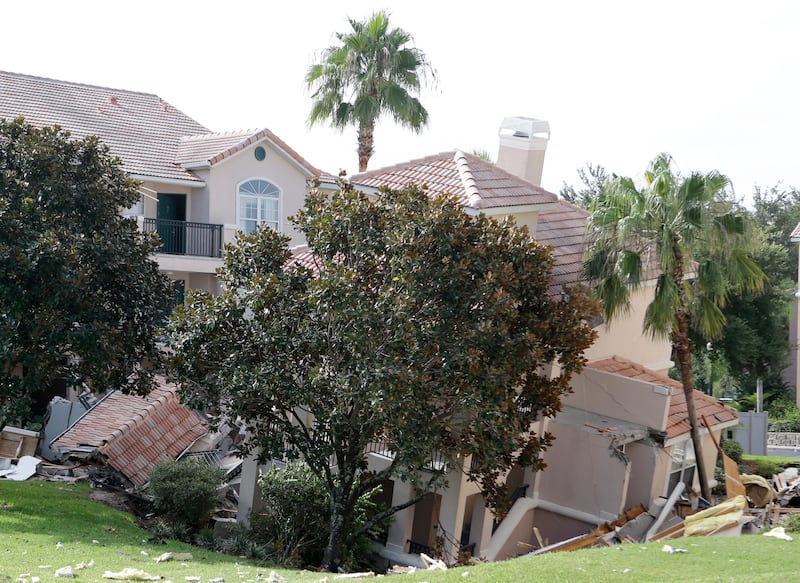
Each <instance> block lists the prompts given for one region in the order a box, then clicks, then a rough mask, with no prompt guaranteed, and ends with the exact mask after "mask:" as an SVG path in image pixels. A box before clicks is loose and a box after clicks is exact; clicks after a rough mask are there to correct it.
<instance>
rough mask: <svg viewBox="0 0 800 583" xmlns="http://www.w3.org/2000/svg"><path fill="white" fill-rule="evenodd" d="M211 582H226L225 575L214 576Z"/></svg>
mask: <svg viewBox="0 0 800 583" xmlns="http://www.w3.org/2000/svg"><path fill="white" fill-rule="evenodd" d="M211 583H225V577H214V578H213V579H212V580H211Z"/></svg>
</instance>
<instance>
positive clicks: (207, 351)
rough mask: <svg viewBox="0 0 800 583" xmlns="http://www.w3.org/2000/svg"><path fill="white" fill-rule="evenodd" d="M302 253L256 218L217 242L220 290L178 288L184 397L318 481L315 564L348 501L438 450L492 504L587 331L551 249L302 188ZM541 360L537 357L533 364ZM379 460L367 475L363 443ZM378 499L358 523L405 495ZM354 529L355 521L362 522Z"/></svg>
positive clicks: (385, 202)
mask: <svg viewBox="0 0 800 583" xmlns="http://www.w3.org/2000/svg"><path fill="white" fill-rule="evenodd" d="M292 220H293V222H294V224H295V225H296V227H297V228H298V229H299V230H300V231H301V232H302V233H304V235H305V236H306V238H307V241H308V246H309V248H310V251H311V252H312V253H313V258H312V259H311V260H309V261H304V262H298V261H294V260H293V259H292V256H291V254H290V251H289V249H288V247H287V238H286V237H285V236H284V235H281V234H279V233H276V232H274V231H272V230H270V229H268V228H263V229H260V230H257V231H255V232H253V233H252V234H250V235H248V236H244V235H239V237H238V238H237V239H236V241H235V242H234V244H232V245H231V246H229V247H228V248H227V250H226V254H225V259H224V266H223V268H222V269H221V270H220V272H219V275H220V277H221V281H222V284H223V285H222V290H223V291H222V293H221V295H219V296H218V297H213V296H211V295H209V294H207V293H203V292H200V293H195V294H193V295H192V296H191V297H190V299H189V302H188V303H187V305H186V307H185V308H184V309H182V310H181V309H179V310H178V312H177V313H176V315H175V316H174V318H173V320H172V322H171V324H170V341H171V346H172V348H173V349H174V351H175V356H174V360H173V374H174V376H175V377H176V378H177V380H179V381H180V382H181V383H182V387H183V389H182V390H183V397H184V399H185V400H186V401H187V402H189V403H190V404H192V405H194V406H196V407H203V408H206V409H209V410H211V411H212V412H216V413H218V414H219V415H224V416H226V417H228V418H232V419H236V420H238V422H239V423H241V424H243V425H244V426H245V427H246V429H247V438H246V441H245V443H244V447H245V450H246V451H258V452H260V456H261V458H262V459H266V458H272V459H285V458H289V459H292V458H302V460H304V461H305V462H306V463H307V464H308V466H309V467H310V468H311V469H312V471H313V472H314V473H315V474H316V475H317V476H319V478H320V479H321V480H322V481H323V482H324V484H325V485H326V488H327V492H328V495H329V497H330V507H331V515H332V518H331V530H330V538H329V540H328V545H327V548H326V550H325V554H324V559H323V567H325V568H326V569H334V568H335V567H336V566H337V561H338V558H339V557H340V553H341V551H342V549H343V546H344V545H346V544H347V542H348V541H349V540H352V538H353V537H354V536H356V535H357V534H358V533H356V532H354V529H353V528H351V525H352V517H353V510H354V508H355V505H356V502H357V501H358V499H359V496H361V495H362V494H364V493H365V492H369V491H371V490H372V489H374V488H375V487H376V486H378V485H380V484H381V483H382V482H383V481H385V480H387V479H399V480H405V481H410V482H411V483H413V485H414V486H415V487H416V488H417V492H419V493H420V498H421V497H422V495H424V493H425V492H427V491H430V490H431V489H433V488H436V487H439V486H442V485H443V475H442V473H441V472H437V471H433V472H421V471H420V470H421V469H422V468H423V467H425V466H426V465H428V467H429V468H430V467H431V466H430V461H431V454H432V453H433V452H437V455H438V456H441V458H440V459H443V460H446V461H447V464H448V466H449V467H458V466H457V459H458V458H459V456H472V460H473V463H472V464H468V465H469V467H464V468H463V471H465V472H468V474H469V478H470V479H471V480H474V481H476V482H478V483H479V485H480V486H481V488H482V490H483V491H484V493H485V495H486V497H487V499H488V500H489V501H490V502H491V503H493V504H495V505H496V506H501V505H502V503H503V500H507V495H506V493H505V490H504V486H503V483H502V480H501V479H500V476H501V475H502V474H503V473H504V472H506V471H507V470H508V469H510V468H511V466H512V465H514V464H515V463H518V464H521V465H523V466H530V467H534V468H536V469H541V468H543V463H542V462H541V459H540V455H541V452H542V450H543V449H545V448H546V447H547V446H548V445H549V444H550V442H551V439H552V438H551V436H550V435H548V434H537V433H535V432H534V431H532V429H531V427H532V423H533V422H534V420H536V419H537V418H540V417H541V416H543V415H553V414H555V413H556V412H557V411H558V410H559V407H560V397H561V396H562V395H563V394H564V393H566V392H567V391H568V390H569V385H568V382H569V379H570V376H571V375H572V374H573V373H575V372H577V371H579V370H580V369H581V367H582V366H583V364H584V359H583V357H582V353H583V351H584V350H585V349H586V348H587V347H588V346H589V345H590V344H591V342H592V341H593V339H594V332H593V331H592V329H591V327H590V326H589V324H588V323H587V322H588V321H589V320H590V319H591V317H592V316H593V312H594V304H593V303H592V302H591V300H589V299H588V298H587V296H586V295H584V293H583V292H582V291H580V290H579V289H577V288H576V289H558V290H555V289H554V288H553V287H552V286H551V285H550V281H551V278H550V272H551V268H552V266H553V259H552V257H551V254H550V251H549V250H548V249H547V248H545V247H543V246H541V245H539V244H538V243H537V242H536V241H535V240H534V239H533V238H532V237H531V236H530V234H529V233H528V231H527V230H526V229H524V228H519V227H517V226H515V225H514V223H513V222H511V221H509V220H506V221H502V222H498V221H495V220H493V219H490V218H486V217H484V216H478V217H471V216H468V215H467V214H466V213H464V212H463V210H462V208H461V207H460V205H459V203H458V202H457V201H456V200H455V199H454V198H447V197H442V198H431V197H429V196H428V195H427V194H426V193H425V192H424V191H422V190H419V189H417V188H414V187H410V188H408V189H406V190H403V191H385V192H381V193H379V194H378V195H376V196H375V197H373V198H369V197H367V196H365V195H364V194H362V193H360V192H356V191H354V190H352V189H351V188H349V187H347V186H346V185H344V184H342V185H341V190H340V191H338V192H336V193H335V194H333V195H332V196H331V195H330V194H329V193H323V192H319V191H316V190H312V191H311V193H310V194H309V196H308V197H307V199H306V205H305V208H303V209H302V210H301V211H300V212H299V213H298V214H297V216H296V217H294V218H293V219H292ZM551 364H555V365H557V366H555V367H550V366H548V365H551ZM376 442H377V443H382V444H384V449H385V450H387V451H390V452H392V456H391V463H389V464H388V467H386V468H385V469H383V470H380V471H367V453H365V452H366V450H367V447H368V445H370V444H374V443H376ZM418 499H419V498H416V499H413V500H409V501H408V502H406V503H404V504H403V505H401V506H395V507H392V508H388V509H386V510H385V511H384V512H382V513H381V514H380V515H378V516H375V517H374V520H380V519H382V518H384V517H385V516H386V515H389V514H391V513H393V512H396V511H398V510H400V509H401V508H404V507H406V506H409V505H410V504H413V503H414V502H416V501H417V500H418ZM368 527H369V524H367V525H365V526H364V528H368Z"/></svg>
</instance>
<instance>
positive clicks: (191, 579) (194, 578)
mask: <svg viewBox="0 0 800 583" xmlns="http://www.w3.org/2000/svg"><path fill="white" fill-rule="evenodd" d="M184 579H185V580H186V581H189V582H190V583H200V577H197V576H195V575H187V576H186V577H184Z"/></svg>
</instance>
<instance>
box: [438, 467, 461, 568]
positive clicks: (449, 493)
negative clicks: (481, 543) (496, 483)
mask: <svg viewBox="0 0 800 583" xmlns="http://www.w3.org/2000/svg"><path fill="white" fill-rule="evenodd" d="M466 479H467V478H466V476H465V475H464V474H463V473H462V472H461V468H460V467H457V468H454V469H453V470H451V471H450V476H449V477H448V480H447V481H448V483H449V484H450V487H449V488H447V490H443V491H441V492H440V493H441V496H442V506H441V508H440V510H439V532H440V533H441V534H442V535H443V536H444V556H443V557H442V560H443V561H444V562H445V563H447V564H452V563H455V562H456V560H457V559H458V553H459V551H460V549H461V529H462V527H463V526H464V508H465V506H466V500H467V497H466V493H465V489H464V487H463V486H464V483H465V482H466Z"/></svg>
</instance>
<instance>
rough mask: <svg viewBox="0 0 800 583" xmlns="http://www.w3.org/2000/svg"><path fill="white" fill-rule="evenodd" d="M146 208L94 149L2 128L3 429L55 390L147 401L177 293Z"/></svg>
mask: <svg viewBox="0 0 800 583" xmlns="http://www.w3.org/2000/svg"><path fill="white" fill-rule="evenodd" d="M138 197H139V193H138V190H137V185H136V183H135V182H134V181H132V180H130V179H129V178H128V177H127V176H126V174H125V172H124V171H123V170H122V168H121V166H120V163H119V160H117V159H116V158H114V157H112V156H111V155H110V154H109V152H108V149H107V148H106V147H105V146H103V145H102V144H100V143H99V141H98V140H97V138H83V139H73V138H71V137H70V135H69V134H68V133H67V132H65V131H63V130H60V129H58V128H43V129H37V128H35V127H33V126H31V125H29V124H27V123H25V122H23V121H22V120H15V121H3V120H0V316H1V317H0V427H2V426H3V425H4V423H6V422H9V421H11V420H16V419H18V418H21V417H22V418H24V417H26V416H27V414H28V412H29V408H30V403H31V397H32V395H34V394H35V393H36V392H37V391H38V390H40V389H41V388H43V387H46V386H47V385H48V384H49V383H51V382H53V381H55V380H59V379H63V380H66V381H67V383H68V384H70V385H73V386H80V385H81V384H83V383H87V384H89V385H91V386H92V388H93V389H95V390H98V391H102V390H105V389H107V388H109V387H113V388H121V389H125V390H130V391H135V392H146V391H147V390H148V389H149V387H150V384H151V381H150V373H149V372H148V370H146V369H145V368H143V367H142V366H141V364H142V362H145V361H146V362H150V363H153V362H155V361H157V360H158V359H159V354H160V353H159V349H158V346H157V343H156V331H157V329H158V327H159V325H160V324H161V322H162V315H163V313H164V310H166V309H167V308H168V307H169V305H170V302H171V298H172V291H171V286H170V283H169V280H168V279H167V277H166V276H165V275H163V274H162V273H159V271H158V265H157V264H156V263H155V261H153V260H152V259H151V257H150V254H151V253H152V252H153V251H154V250H155V249H156V248H157V247H158V240H157V239H156V238H154V237H153V236H152V235H148V234H145V233H142V232H140V231H139V230H138V229H137V226H136V223H135V222H134V221H133V220H131V219H128V218H125V217H123V216H122V215H121V214H120V211H121V210H122V209H124V208H126V207H129V206H131V205H132V204H133V203H134V202H135V201H136V199H137V198H138Z"/></svg>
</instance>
